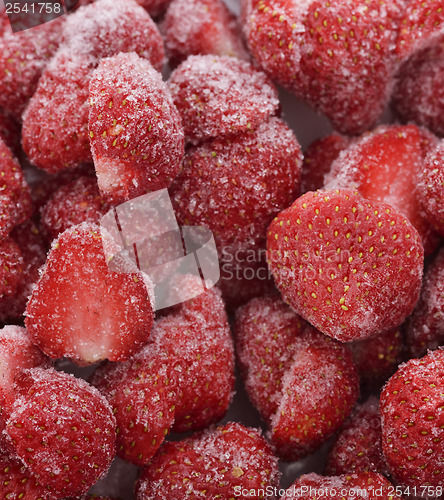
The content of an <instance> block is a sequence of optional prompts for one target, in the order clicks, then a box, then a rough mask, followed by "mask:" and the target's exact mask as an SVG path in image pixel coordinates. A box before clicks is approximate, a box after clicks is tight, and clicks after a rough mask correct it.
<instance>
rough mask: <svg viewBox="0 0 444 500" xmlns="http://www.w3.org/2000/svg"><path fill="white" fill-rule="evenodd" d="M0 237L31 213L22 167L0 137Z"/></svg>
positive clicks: (28, 192) (27, 187) (29, 198)
mask: <svg viewBox="0 0 444 500" xmlns="http://www.w3.org/2000/svg"><path fill="white" fill-rule="evenodd" d="M0 173H1V181H0V188H1V189H0V201H1V203H0V238H4V237H5V236H7V235H8V234H9V233H10V232H11V231H12V229H13V228H14V227H15V226H17V225H19V224H21V223H22V222H24V221H25V220H26V219H27V218H28V217H30V215H31V213H32V205H31V194H30V191H29V186H28V184H27V183H26V181H25V179H24V177H23V173H22V169H21V168H20V165H19V163H18V161H17V160H16V159H15V158H14V156H13V154H12V153H11V150H10V149H9V148H8V147H7V146H6V144H5V143H4V142H3V140H2V139H1V138H0Z"/></svg>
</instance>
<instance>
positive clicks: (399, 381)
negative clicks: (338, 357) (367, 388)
mask: <svg viewBox="0 0 444 500" xmlns="http://www.w3.org/2000/svg"><path fill="white" fill-rule="evenodd" d="M443 369H444V351H442V350H439V349H438V350H436V351H432V352H430V353H429V354H428V355H427V356H424V357H423V358H421V359H411V360H410V361H408V362H407V363H406V364H404V365H401V366H400V367H399V369H398V371H397V372H396V373H395V374H394V375H393V376H392V377H391V379H390V380H389V381H388V382H387V384H386V386H385V387H384V390H383V391H382V394H381V402H380V407H381V415H382V446H383V451H384V456H385V459H386V461H387V465H388V467H389V470H390V472H391V474H392V477H393V478H394V479H395V480H396V481H397V482H398V483H399V484H401V485H403V486H410V487H415V486H416V487H417V488H418V490H419V489H420V488H421V487H423V486H431V487H432V489H433V487H442V485H443V484H444V482H443V481H444V479H443V478H444V470H443V468H442V463H443V461H444V450H443V447H442V440H443V438H444V401H443V392H444V382H443V381H444V377H443V375H444V370H443ZM421 493H422V495H419V496H426V495H425V492H424V491H422V492H421ZM429 495H430V496H436V495H435V494H433V493H432V494H429ZM439 496H440V495H438V497H439Z"/></svg>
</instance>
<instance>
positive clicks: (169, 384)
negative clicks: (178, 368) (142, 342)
mask: <svg viewBox="0 0 444 500" xmlns="http://www.w3.org/2000/svg"><path fill="white" fill-rule="evenodd" d="M157 354H158V353H156V349H155V348H153V347H152V346H151V345H150V346H147V347H145V348H144V349H143V350H142V351H141V352H140V353H139V354H138V355H136V356H135V357H134V358H132V359H131V360H130V361H127V362H125V363H123V364H120V365H116V366H113V365H105V366H104V367H103V368H99V369H98V370H97V371H96V373H95V374H94V377H93V379H92V383H93V384H94V385H95V386H96V387H97V388H98V389H99V390H100V391H101V393H102V394H103V395H104V396H105V397H106V398H107V400H108V401H109V403H110V405H111V407H112V408H113V414H114V416H115V417H116V421H117V442H116V445H117V454H118V455H119V456H121V457H122V458H124V459H125V460H128V461H130V462H132V463H134V464H136V465H146V464H148V463H149V461H150V460H151V458H152V457H153V455H154V454H155V453H156V451H157V449H158V448H159V447H160V445H161V444H162V442H163V440H164V439H165V437H166V435H167V434H168V433H169V431H170V429H171V427H172V425H173V422H174V411H175V403H176V401H177V399H178V397H177V391H178V388H177V384H176V382H177V381H176V379H175V376H176V373H175V371H174V370H172V369H171V366H170V365H169V363H167V362H166V361H164V360H162V359H161V358H157Z"/></svg>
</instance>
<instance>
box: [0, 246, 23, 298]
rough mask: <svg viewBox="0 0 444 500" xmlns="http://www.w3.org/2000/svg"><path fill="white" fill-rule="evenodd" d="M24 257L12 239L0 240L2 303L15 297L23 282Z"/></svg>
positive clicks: (0, 296)
mask: <svg viewBox="0 0 444 500" xmlns="http://www.w3.org/2000/svg"><path fill="white" fill-rule="evenodd" d="M23 264H24V262H23V255H22V253H21V251H20V248H19V247H18V245H17V243H16V242H15V241H14V240H13V239H12V238H6V239H4V240H0V303H1V302H2V301H3V300H5V299H9V298H10V297H12V296H14V295H15V293H16V292H17V290H18V288H19V287H20V285H21V283H22V282H23Z"/></svg>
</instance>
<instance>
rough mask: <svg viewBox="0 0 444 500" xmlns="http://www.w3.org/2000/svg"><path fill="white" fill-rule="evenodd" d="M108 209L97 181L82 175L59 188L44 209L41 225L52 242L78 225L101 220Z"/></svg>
mask: <svg viewBox="0 0 444 500" xmlns="http://www.w3.org/2000/svg"><path fill="white" fill-rule="evenodd" d="M109 208H110V207H109V205H108V204H107V203H106V202H105V201H104V200H103V199H102V197H101V196H100V192H99V188H98V186H97V181H96V180H95V179H94V178H92V177H79V178H78V179H77V180H75V181H73V182H71V183H69V184H67V185H65V186H63V187H61V188H60V189H58V190H57V191H56V193H55V194H54V195H53V196H52V197H51V199H50V200H49V201H48V203H46V205H45V206H44V207H43V209H42V211H41V221H40V225H41V228H42V231H43V233H44V234H45V236H47V237H48V239H49V241H51V240H52V239H54V238H57V236H58V235H59V233H62V232H63V231H65V230H66V229H68V228H70V227H72V226H75V225H76V224H81V223H82V222H96V223H98V222H99V220H100V219H101V217H103V216H104V215H105V214H106V212H108V210H109Z"/></svg>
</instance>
